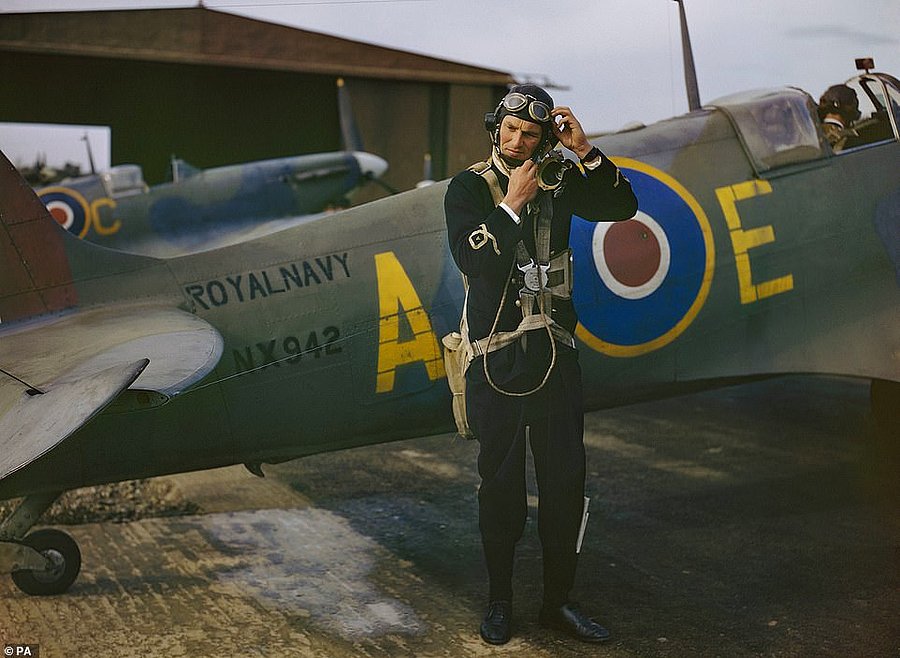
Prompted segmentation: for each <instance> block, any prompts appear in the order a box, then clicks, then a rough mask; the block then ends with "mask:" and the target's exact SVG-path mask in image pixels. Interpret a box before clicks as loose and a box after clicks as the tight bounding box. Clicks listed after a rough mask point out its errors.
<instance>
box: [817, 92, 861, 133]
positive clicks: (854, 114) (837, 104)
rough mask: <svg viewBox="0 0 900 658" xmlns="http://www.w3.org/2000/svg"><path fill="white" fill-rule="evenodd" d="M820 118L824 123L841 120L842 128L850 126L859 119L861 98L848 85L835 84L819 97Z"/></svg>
mask: <svg viewBox="0 0 900 658" xmlns="http://www.w3.org/2000/svg"><path fill="white" fill-rule="evenodd" d="M819 119H820V120H821V121H822V122H823V123H828V122H829V121H833V122H837V121H839V122H840V127H841V128H849V127H850V125H851V124H852V123H853V122H854V121H856V120H857V119H859V99H858V98H857V97H856V92H855V91H853V90H852V89H851V88H850V87H848V86H847V85H833V86H831V87H829V88H828V89H826V90H825V93H824V94H822V97H821V98H820V99H819Z"/></svg>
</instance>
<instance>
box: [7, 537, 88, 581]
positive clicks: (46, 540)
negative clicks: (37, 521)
mask: <svg viewBox="0 0 900 658" xmlns="http://www.w3.org/2000/svg"><path fill="white" fill-rule="evenodd" d="M22 543H23V544H25V545H26V546H30V547H31V548H33V549H34V550H36V551H37V552H38V553H40V554H41V555H43V556H44V557H46V558H48V559H49V560H50V561H51V562H52V564H53V567H52V568H51V569H50V570H49V571H30V570H29V571H13V572H12V579H13V582H14V583H15V584H16V586H17V587H18V588H19V589H20V590H22V591H23V592H25V593H26V594H31V595H36V596H48V595H51V594H62V593H63V592H65V591H66V590H67V589H69V587H70V586H71V585H72V583H73V582H75V579H76V578H77V577H78V572H79V571H81V551H80V550H79V549H78V544H77V543H76V542H75V540H74V539H72V537H70V536H69V535H67V534H66V533H64V532H62V531H60V530H54V529H53V528H45V529H42V530H35V531H34V532H32V533H31V534H29V535H27V536H26V537H25V539H23V540H22Z"/></svg>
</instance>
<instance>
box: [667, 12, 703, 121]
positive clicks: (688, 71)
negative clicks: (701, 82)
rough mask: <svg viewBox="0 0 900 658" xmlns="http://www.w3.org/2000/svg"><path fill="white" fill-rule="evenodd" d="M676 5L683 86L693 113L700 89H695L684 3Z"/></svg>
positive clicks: (697, 107)
mask: <svg viewBox="0 0 900 658" xmlns="http://www.w3.org/2000/svg"><path fill="white" fill-rule="evenodd" d="M673 1H674V2H676V3H678V16H679V18H680V20H681V54H682V57H683V58H684V86H685V88H686V89H687V98H688V109H689V110H690V111H691V112H693V111H694V110H699V109H700V89H699V88H698V87H697V71H696V70H695V69H694V53H693V50H692V48H691V35H690V34H689V33H688V25H687V16H686V15H685V13H684V1H683V0H673Z"/></svg>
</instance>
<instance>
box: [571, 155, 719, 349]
mask: <svg viewBox="0 0 900 658" xmlns="http://www.w3.org/2000/svg"><path fill="white" fill-rule="evenodd" d="M615 161H616V164H617V165H618V166H619V168H620V169H621V170H622V172H623V173H624V174H625V175H626V176H627V177H628V179H629V181H631V185H632V188H633V189H634V192H635V194H636V195H637V198H638V205H639V207H640V210H639V212H638V213H637V214H636V215H635V217H634V218H633V219H630V220H627V221H624V222H600V223H593V222H587V221H585V220H583V219H581V218H579V217H575V218H574V219H573V220H572V233H571V243H572V248H573V250H574V252H575V289H574V291H573V293H572V301H573V303H574V304H575V308H576V310H577V311H578V317H579V325H578V328H577V331H576V333H577V334H578V337H579V338H580V339H581V340H582V341H584V343H586V344H587V345H588V346H589V347H591V348H593V349H595V350H597V351H598V352H602V353H604V354H608V355H610V356H620V357H628V356H638V355H640V354H646V353H648V352H652V351H653V350H656V349H659V348H661V347H663V346H665V345H668V344H669V343H671V342H672V341H673V340H675V339H676V338H677V337H678V336H679V335H681V333H682V332H684V330H685V329H687V327H688V326H689V325H690V324H691V322H693V320H694V318H695V317H696V316H697V313H699V311H700V309H701V308H702V307H703V304H704V303H705V301H706V297H707V294H708V293H709V288H710V285H711V283H712V276H713V266H714V264H715V250H714V246H713V238H712V230H711V228H710V225H709V220H708V219H707V217H706V214H705V213H704V212H703V209H702V208H701V207H700V204H699V203H697V200H696V199H694V197H693V196H692V195H691V194H690V192H688V191H687V190H686V189H685V188H684V187H683V186H682V185H681V184H680V183H679V182H678V181H676V180H675V179H674V178H672V177H671V176H669V175H668V174H666V173H665V172H663V171H660V170H658V169H656V168H655V167H651V166H649V165H647V164H644V163H642V162H638V161H636V160H629V159H624V158H617V159H616V160H615Z"/></svg>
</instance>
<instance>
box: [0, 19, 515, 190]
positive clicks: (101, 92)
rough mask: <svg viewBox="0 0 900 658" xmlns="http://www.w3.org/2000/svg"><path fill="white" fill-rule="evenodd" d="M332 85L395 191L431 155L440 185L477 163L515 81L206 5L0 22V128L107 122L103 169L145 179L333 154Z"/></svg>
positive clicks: (337, 133) (412, 179) (411, 180)
mask: <svg viewBox="0 0 900 658" xmlns="http://www.w3.org/2000/svg"><path fill="white" fill-rule="evenodd" d="M338 78H344V79H345V81H346V85H347V89H348V90H349V93H350V99H351V103H352V106H353V112H354V114H355V116H356V120H357V124H358V126H359V131H360V134H361V136H362V140H363V145H364V147H365V150H367V151H369V152H372V153H375V154H378V155H380V156H381V157H383V158H385V159H386V160H387V161H388V163H389V165H390V169H389V171H388V172H387V174H386V175H385V176H384V181H385V182H386V183H387V184H389V185H390V186H392V187H394V188H396V189H398V190H404V189H409V188H411V187H413V186H414V185H415V183H416V182H418V181H419V180H421V179H422V177H423V161H424V158H425V154H426V153H427V154H430V156H431V158H432V172H433V178H435V179H437V180H439V179H441V178H444V177H446V176H448V175H452V174H454V173H455V172H456V171H458V170H460V169H463V168H464V167H466V166H468V165H469V164H471V163H472V162H475V161H477V160H480V159H483V158H484V157H485V156H486V155H487V148H488V142H487V141H486V136H485V133H484V131H483V129H482V128H481V124H482V119H483V117H484V112H485V111H487V110H490V109H491V108H492V107H493V105H494V103H495V102H496V99H497V98H499V97H500V96H501V95H502V93H503V91H504V89H505V88H506V86H507V85H509V84H512V83H513V82H514V80H513V78H512V76H511V75H510V74H508V73H504V72H501V71H495V70H490V69H484V68H479V67H475V66H470V65H465V64H460V63H455V62H449V61H444V60H440V59H436V58H432V57H426V56H423V55H417V54H413V53H409V52H402V51H398V50H393V49H390V48H383V47H380V46H375V45H371V44H366V43H360V42H356V41H350V40H347V39H341V38H337V37H334V36H329V35H325V34H319V33H315V32H309V31H305V30H299V29H294V28H290V27H285V26H281V25H276V24H272V23H266V22H262V21H258V20H253V19H249V18H244V17H240V16H235V15H232V14H228V13H224V12H220V11H215V10H211V9H207V8H205V7H202V6H200V7H194V8H186V9H149V10H127V11H91V12H61V13H25V14H2V15H0V79H2V80H3V83H4V84H3V88H2V93H0V121H7V122H27V123H32V122H33V123H63V124H79V125H108V126H110V127H111V129H112V160H111V161H112V163H113V164H122V163H128V162H133V163H138V164H141V165H142V166H143V168H144V176H145V179H146V181H147V182H148V183H149V184H156V183H161V182H164V181H165V180H166V179H167V178H168V169H169V159H170V157H171V156H172V155H176V156H177V157H180V158H183V159H185V160H187V161H188V162H190V163H191V164H193V165H195V166H198V167H211V166H218V165H224V164H231V163H236V162H244V161H251V160H259V159H264V158H274V157H280V156H289V155H298V154H302V153H313V152H320V151H335V150H340V149H341V148H342V145H341V130H340V123H339V119H338V101H337V91H336V81H337V79H338ZM368 187H369V188H372V187H373V186H371V185H370V186H368ZM365 195H368V199H370V198H374V197H376V196H380V195H381V194H380V193H379V192H378V190H377V189H376V190H372V189H369V190H367V191H366V192H365V193H364V196H365ZM368 199H366V198H363V199H360V198H357V199H355V200H356V201H361V200H368Z"/></svg>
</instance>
